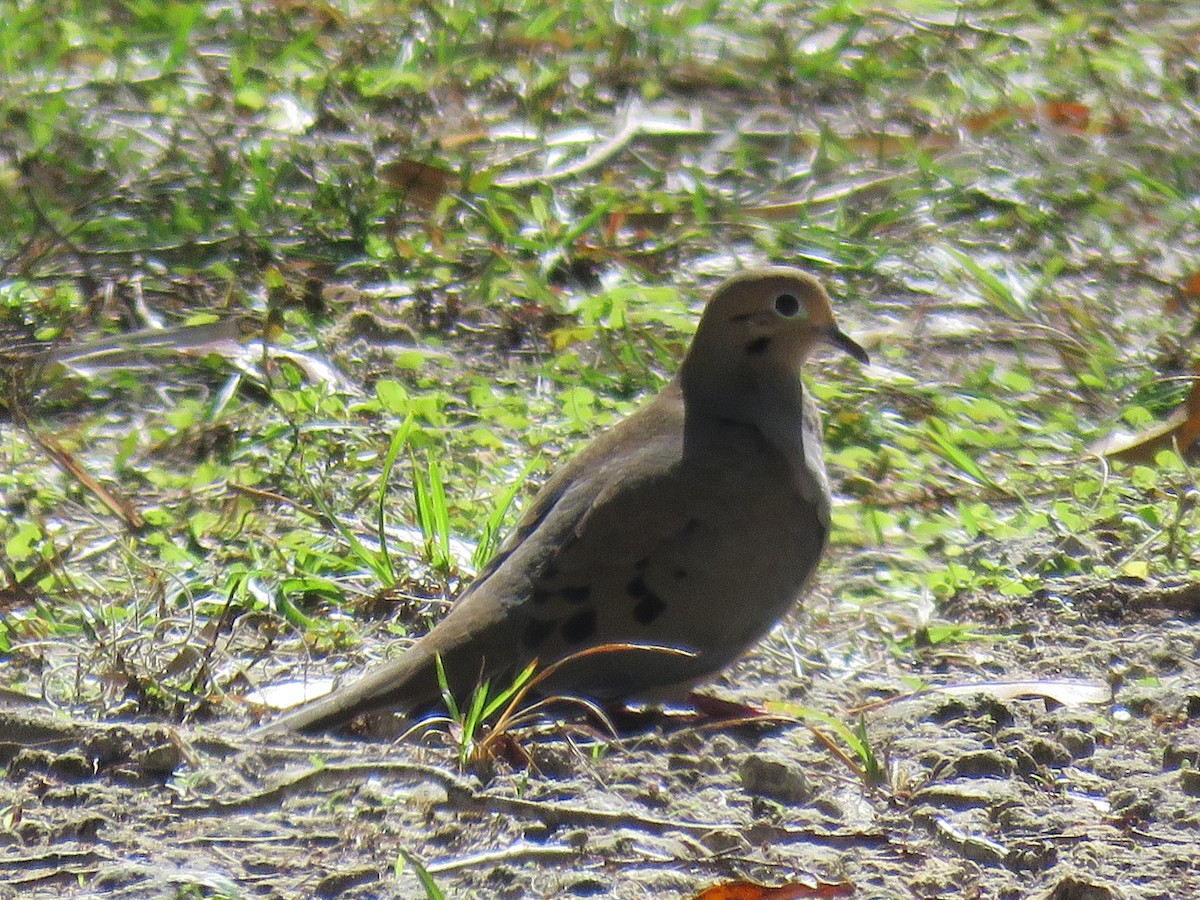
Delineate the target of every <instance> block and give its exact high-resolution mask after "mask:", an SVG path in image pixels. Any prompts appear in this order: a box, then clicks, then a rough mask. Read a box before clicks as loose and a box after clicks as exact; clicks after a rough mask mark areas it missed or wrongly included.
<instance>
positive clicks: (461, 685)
mask: <svg viewBox="0 0 1200 900" xmlns="http://www.w3.org/2000/svg"><path fill="white" fill-rule="evenodd" d="M820 344H828V345H832V346H833V347H837V348H839V349H841V350H843V351H845V352H846V353H848V354H850V355H851V356H853V357H854V358H855V359H857V360H859V361H860V362H864V363H865V362H866V361H867V354H866V353H865V352H864V351H863V349H862V348H861V347H860V346H859V345H858V344H856V343H855V342H854V341H853V340H851V339H850V338H849V337H847V336H846V335H845V334H843V333H842V332H841V331H840V330H838V327H837V325H836V324H835V323H834V320H833V312H832V309H831V308H830V303H829V297H828V295H827V294H826V293H825V289H824V288H823V287H822V286H821V284H820V282H818V281H817V280H816V279H815V278H813V277H811V276H810V275H808V274H806V273H804V272H802V271H799V270H797V269H793V268H786V267H770V268H762V269H755V270H752V271H747V272H744V273H741V274H739V275H735V276H733V277H732V278H730V279H728V280H727V281H725V282H724V283H723V284H722V285H721V286H720V287H718V288H717V290H716V293H715V294H714V295H713V297H712V299H711V300H710V301H709V303H708V305H707V306H706V308H705V310H704V314H703V316H702V317H701V320H700V325H699V328H698V329H697V331H696V336H695V338H694V339H693V341H692V344H691V348H690V349H689V350H688V353H687V355H686V357H685V358H684V361H683V365H682V366H681V367H680V370H679V374H678V375H677V376H676V377H675V378H674V379H673V380H672V381H671V382H670V383H669V384H668V385H667V386H666V388H665V389H664V390H663V391H662V393H660V394H659V395H658V396H657V397H655V398H654V400H652V401H651V402H650V403H649V404H647V405H646V406H644V407H642V408H641V409H640V410H638V411H637V412H635V413H634V414H633V415H631V416H629V418H627V419H625V420H624V421H622V422H620V423H619V424H618V425H616V426H615V427H613V428H612V429H610V430H609V431H607V432H605V433H603V434H601V435H600V436H599V437H598V438H596V439H595V440H594V441H593V442H592V443H591V444H589V445H588V446H587V447H585V448H584V449H583V450H582V451H581V452H580V453H579V454H578V455H577V456H575V457H574V458H573V459H572V460H571V461H570V462H568V463H567V464H566V465H565V466H563V467H562V468H560V469H559V470H558V471H557V472H555V473H554V475H553V476H552V477H551V478H550V479H549V481H547V482H546V484H545V486H544V487H543V488H542V489H541V490H540V491H539V492H538V494H537V496H535V497H534V499H533V502H532V503H531V505H530V507H529V509H528V510H527V511H526V512H525V514H524V516H523V517H522V518H521V520H520V522H519V523H518V524H517V527H516V529H515V530H514V531H513V533H512V534H511V535H509V536H508V538H507V539H506V540H505V541H504V543H503V544H502V545H501V547H500V549H499V551H498V552H497V554H496V556H495V558H493V559H492V560H491V562H490V563H488V565H487V566H486V567H485V568H484V569H483V571H482V572H480V573H479V577H478V578H476V579H475V581H474V582H473V583H472V584H471V585H470V586H469V587H468V588H467V589H466V591H465V592H464V593H463V595H462V596H461V597H460V598H459V600H458V601H457V602H456V603H455V605H454V606H453V608H452V609H451V610H450V612H449V613H448V614H447V615H446V617H445V618H444V619H443V620H442V621H441V622H439V623H438V624H437V626H436V627H434V628H433V630H432V631H430V632H429V633H428V634H427V635H425V636H424V637H423V638H421V639H420V640H418V641H417V642H416V643H415V644H414V645H412V646H411V647H410V648H408V649H407V650H405V651H404V652H403V653H402V654H401V655H400V656H398V657H397V658H395V659H393V660H390V661H388V662H385V663H382V664H381V665H378V666H376V667H375V668H374V669H371V670H369V671H368V672H367V673H366V674H365V675H364V676H363V677H362V678H360V679H358V680H356V681H353V682H351V683H349V684H347V685H345V686H342V687H339V688H337V689H336V690H334V691H333V692H332V693H330V694H327V695H326V696H324V697H321V698H318V699H317V700H314V701H312V702H310V703H308V704H306V705H304V706H301V707H299V708H298V709H296V710H294V711H292V712H289V713H286V714H284V715H283V716H282V717H280V718H279V719H277V720H276V721H274V722H272V723H269V724H268V725H266V726H264V727H263V728H260V729H259V733H260V734H274V733H280V732H286V731H312V730H319V729H326V728H331V727H334V726H336V725H340V724H343V723H345V722H347V721H349V720H350V719H352V718H354V717H356V716H358V715H360V714H362V713H366V712H374V711H384V710H406V711H413V710H421V709H423V708H425V707H428V706H430V705H432V704H435V703H436V702H437V701H438V698H439V696H440V692H439V686H438V680H437V663H436V660H437V658H439V657H440V659H441V662H442V665H443V667H444V670H445V672H446V675H447V679H448V681H449V685H450V686H451V688H452V689H453V690H454V691H455V692H456V696H460V697H461V696H462V693H459V692H467V691H469V690H470V689H471V688H472V686H474V685H475V684H477V683H478V682H479V680H480V679H481V678H491V679H492V681H493V683H499V682H498V681H497V679H501V680H502V679H503V678H506V677H510V676H511V675H513V674H515V673H516V672H517V671H519V670H520V669H521V668H522V667H524V666H525V665H526V664H527V663H529V662H530V661H532V660H535V659H536V660H537V661H538V662H539V663H540V665H541V666H542V667H545V666H547V665H549V664H551V663H554V662H555V661H557V660H561V659H563V658H564V657H566V656H569V655H571V654H572V653H575V652H576V651H579V650H582V649H584V648H588V647H594V646H598V645H603V644H611V643H618V642H621V643H627V644H637V645H656V646H666V647H673V648H679V649H682V650H685V651H688V654H687V655H685V654H680V653H666V652H654V651H650V650H645V649H640V650H639V649H634V648H628V649H623V650H613V651H611V652H608V651H606V652H600V653H594V654H590V655H588V656H586V657H584V658H579V659H572V660H569V661H568V662H567V663H566V664H564V665H563V666H561V667H560V668H559V669H557V670H556V672H555V674H554V676H553V678H552V679H551V680H550V682H549V683H548V684H546V685H542V686H540V687H542V688H544V689H545V690H547V691H551V692H553V693H556V694H569V695H573V696H581V697H587V698H591V699H594V700H598V701H602V702H610V701H623V700H630V699H635V700H636V699H641V698H645V697H647V696H653V695H655V694H659V693H661V692H662V691H663V689H668V688H671V687H674V686H683V685H687V686H690V685H691V684H694V683H696V682H698V681H701V680H703V679H705V678H707V677H709V676H711V675H713V674H715V673H717V672H718V671H720V670H721V669H723V668H724V667H725V666H727V665H729V664H730V663H732V662H733V661H734V660H736V659H737V658H738V657H739V656H741V655H742V653H743V652H744V651H745V650H746V649H747V648H748V647H749V646H751V645H752V644H754V643H755V642H757V641H758V640H759V639H761V638H762V637H763V636H764V635H766V633H767V632H768V631H770V629H771V628H772V627H773V626H774V625H775V623H776V622H778V621H779V619H780V618H781V617H782V616H783V615H784V614H785V613H787V612H788V610H789V609H791V607H792V606H793V605H794V604H795V603H796V601H797V600H798V599H799V598H800V596H801V594H802V593H803V591H804V589H805V586H806V585H807V584H808V582H809V580H810V578H811V576H812V574H813V571H814V570H815V569H816V567H817V562H818V560H819V559H820V557H821V554H822V551H823V550H824V548H825V542H826V537H827V535H828V532H829V507H830V495H829V483H828V480H827V478H826V475H825V464H824V462H823V459H822V435H821V422H820V417H819V415H818V413H817V410H816V407H815V406H814V405H813V403H812V400H811V399H810V398H809V397H808V396H807V394H806V393H805V390H804V387H803V384H802V382H801V379H800V368H801V365H802V364H803V362H804V361H805V359H806V358H807V357H808V356H809V354H810V353H811V352H812V351H813V349H814V348H815V347H817V346H818V345H820Z"/></svg>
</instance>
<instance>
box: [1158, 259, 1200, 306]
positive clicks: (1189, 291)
mask: <svg viewBox="0 0 1200 900" xmlns="http://www.w3.org/2000/svg"><path fill="white" fill-rule="evenodd" d="M1198 299H1200V270H1197V271H1195V272H1192V273H1191V274H1190V275H1185V276H1184V278H1183V280H1182V281H1180V282H1179V286H1178V287H1177V288H1176V290H1175V292H1174V293H1173V294H1171V295H1170V296H1169V297H1167V299H1166V300H1165V301H1163V312H1164V313H1166V314H1167V315H1169V316H1173V315H1177V314H1178V313H1181V312H1183V311H1184V310H1185V309H1187V308H1188V307H1190V306H1191V305H1192V303H1194V302H1195V301H1196V300H1198Z"/></svg>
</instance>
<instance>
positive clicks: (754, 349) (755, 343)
mask: <svg viewBox="0 0 1200 900" xmlns="http://www.w3.org/2000/svg"><path fill="white" fill-rule="evenodd" d="M770 346H771V339H770V338H769V337H767V336H766V335H763V336H762V337H758V338H755V339H754V340H752V341H751V342H750V343H748V344H747V345H746V352H747V353H749V354H750V355H751V356H761V355H762V354H764V353H766V352H767V348H768V347H770Z"/></svg>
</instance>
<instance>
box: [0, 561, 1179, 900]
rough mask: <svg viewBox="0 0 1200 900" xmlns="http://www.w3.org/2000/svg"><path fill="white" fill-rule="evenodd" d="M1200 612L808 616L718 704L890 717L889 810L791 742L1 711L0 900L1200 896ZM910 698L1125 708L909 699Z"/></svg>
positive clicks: (978, 603)
mask: <svg viewBox="0 0 1200 900" xmlns="http://www.w3.org/2000/svg"><path fill="white" fill-rule="evenodd" d="M1198 612H1200V588H1198V587H1196V586H1192V585H1186V584H1184V585H1165V586H1164V585H1160V586H1157V587H1152V586H1147V585H1144V584H1136V583H1129V584H1117V585H1111V584H1096V583H1087V582H1078V583H1076V582H1062V584H1061V590H1056V591H1054V592H1049V591H1047V592H1044V593H1043V594H1041V595H1039V596H1036V597H1034V598H1032V599H1025V600H1020V601H1017V600H999V599H997V598H990V597H974V598H972V599H971V600H970V601H969V602H960V603H958V604H957V605H956V606H955V607H954V608H953V609H952V610H949V611H948V614H949V617H950V620H951V621H955V620H957V621H961V622H965V623H974V624H981V625H986V627H987V630H989V631H990V632H992V633H993V635H1001V636H1002V637H992V638H987V639H980V640H974V641H968V642H962V643H954V644H947V645H944V646H943V647H942V648H940V649H939V648H937V647H932V648H925V649H923V650H919V651H917V652H916V653H915V654H904V653H898V652H889V651H887V650H886V649H884V647H885V644H884V643H883V642H880V641H876V640H872V639H871V638H870V635H871V632H872V631H873V630H874V631H878V630H879V628H880V625H879V623H880V622H881V621H884V620H886V614H885V613H881V612H879V611H878V610H876V611H873V612H872V613H871V616H870V618H869V619H868V618H867V617H865V616H864V614H862V613H861V612H857V611H852V610H846V609H841V608H839V607H837V606H835V605H833V603H832V601H830V600H829V599H828V598H827V597H824V596H821V597H818V598H816V599H814V600H813V601H812V602H811V603H810V610H809V612H808V613H805V614H801V615H800V616H799V617H797V618H796V619H794V620H792V621H790V622H788V623H785V624H784V625H783V626H781V628H780V629H777V630H776V632H775V634H774V635H773V636H772V637H771V639H770V640H769V641H768V642H767V643H766V644H765V645H763V646H762V647H760V648H759V650H758V651H756V652H755V653H754V654H752V656H751V657H750V658H748V659H747V660H745V661H744V662H743V663H742V664H741V665H740V666H739V667H737V668H736V669H735V670H734V671H732V672H731V673H729V675H728V676H727V677H726V678H725V679H723V680H722V682H721V683H719V684H717V685H714V686H713V688H712V689H711V692H712V693H715V694H717V695H719V696H722V697H726V698H729V699H738V700H743V701H750V702H760V701H763V700H788V699H790V700H792V701H795V702H799V703H803V704H804V705H806V706H808V707H810V708H817V709H822V710H827V711H831V712H834V713H837V714H839V715H841V716H842V717H843V718H844V719H845V720H846V721H853V719H854V717H853V716H852V715H850V714H849V713H847V712H845V711H846V710H849V709H853V708H856V707H859V706H862V705H864V704H871V703H872V702H873V701H880V700H890V702H885V703H881V704H878V705H875V706H872V707H870V708H869V710H868V711H867V712H866V714H865V721H866V724H867V734H868V737H869V740H870V743H871V745H872V746H873V747H874V748H875V749H876V751H877V752H878V754H879V755H880V757H881V759H882V761H883V762H884V763H885V766H886V769H887V773H888V775H887V777H888V783H887V784H883V785H879V786H874V787H871V786H867V785H865V784H864V783H863V782H862V780H861V779H859V778H857V777H856V776H855V775H854V774H852V772H851V770H850V769H849V768H847V766H846V765H845V764H844V763H843V762H841V761H839V760H838V759H837V758H836V756H835V755H834V754H833V753H832V752H831V751H830V750H829V749H828V748H826V747H825V746H824V745H822V744H821V743H819V742H818V741H817V740H816V738H815V737H814V736H813V734H812V733H811V732H810V731H809V730H808V729H807V728H805V727H804V726H802V725H796V724H787V723H774V724H771V723H759V724H753V725H714V724H709V725H703V726H699V727H697V726H696V725H695V724H694V723H688V722H684V723H679V722H675V721H673V720H672V721H670V722H663V721H659V722H657V723H656V724H654V725H653V726H652V727H651V728H650V729H649V730H648V731H646V732H644V733H642V734H635V735H632V736H629V737H626V738H625V739H624V740H622V741H621V742H620V743H617V744H612V745H607V746H606V745H601V744H597V743H595V742H594V741H591V740H590V739H589V738H588V736H587V734H586V730H585V729H584V728H583V727H567V728H549V729H547V730H545V731H542V732H539V733H536V734H529V733H524V734H523V735H522V739H523V743H524V746H525V747H526V748H527V749H529V751H530V752H531V755H532V757H533V759H534V768H533V769H532V770H529V771H525V772H515V771H507V770H506V768H505V764H504V763H503V762H501V763H500V764H499V765H498V766H497V771H496V772H495V773H494V774H492V775H491V776H490V777H489V778H487V779H486V780H481V779H480V778H479V777H478V776H477V775H476V774H474V773H472V772H462V771H460V770H459V768H458V765H457V760H456V755H455V750H454V749H453V748H452V747H451V746H449V744H448V742H447V741H446V740H445V739H444V737H443V736H439V735H430V736H427V737H426V738H424V739H423V740H415V739H411V738H410V739H408V740H406V741H402V742H400V743H395V744H392V743H388V742H380V741H363V740H347V739H343V740H334V739H324V740H308V739H296V740H295V741H294V742H279V741H275V742H273V743H271V744H270V745H255V744H254V743H252V742H249V741H246V740H244V739H242V738H240V737H239V733H238V731H239V729H240V728H241V725H231V726H229V728H228V730H226V731H224V732H223V731H222V729H221V727H220V723H216V724H210V725H208V726H206V727H202V728H199V727H198V728H174V727H166V726H163V725H157V724H135V723H129V724H104V725H96V724H87V723H82V722H78V721H72V720H71V719H70V718H69V717H67V716H65V715H51V714H49V713H47V712H45V711H38V710H33V709H29V708H15V707H13V708H9V709H8V710H7V711H5V712H4V713H3V724H2V726H0V756H2V758H3V763H4V765H5V767H6V768H5V775H4V778H3V783H2V785H0V815H2V816H3V823H4V826H5V827H4V831H3V844H4V846H3V847H2V848H0V885H3V886H2V887H0V896H3V897H17V896H20V897H82V896H92V895H98V894H103V895H106V896H116V897H176V896H187V897H226V896H229V897H234V896H237V897H288V898H290V897H313V896H315V897H338V898H367V897H405V898H407V897H424V896H426V894H425V890H424V889H423V888H422V886H421V884H420V882H419V880H418V877H417V875H416V874H415V873H414V870H413V867H412V866H411V865H409V864H406V863H405V861H404V859H405V857H404V855H405V854H412V855H413V856H414V857H415V858H416V859H417V860H419V861H421V862H423V863H424V865H425V866H426V867H427V869H428V871H429V872H430V874H431V876H432V878H433V880H434V881H435V882H436V884H437V885H438V887H439V888H440V889H441V890H442V891H443V892H444V894H445V896H447V897H591V896H609V897H620V898H626V897H628V898H633V897H646V896H657V897H661V898H676V897H680V898H687V897H693V896H696V895H697V894H698V893H699V892H700V891H701V890H703V889H705V888H707V887H710V886H713V885H716V884H721V883H724V882H727V881H732V880H748V881H752V882H755V883H758V884H763V885H770V886H780V885H794V884H805V883H809V884H812V885H821V886H824V888H825V889H826V890H827V891H829V893H830V895H839V896H840V895H843V893H844V894H845V895H848V896H854V897H858V898H896V897H919V898H935V897H936V898H942V897H945V898H950V897H953V898H975V897H978V898H1017V897H1047V898H1051V897H1052V898H1057V900H1067V898H1075V900H1085V898H1086V900H1107V898H1146V900H1149V898H1181V897H1194V896H1200V799H1198V797H1200V768H1198V767H1197V763H1198V761H1200V724H1198V721H1200V671H1198V669H1200V664H1198V663H1197V660H1198V659H1200V622H1198V617H1197V614H1198ZM858 640H861V641H862V647H861V648H860V650H859V651H858V652H857V653H851V654H849V655H847V653H846V649H847V647H846V645H847V642H848V641H849V642H854V641H858ZM846 658H851V659H855V661H856V664H855V666H854V667H853V668H850V669H847V668H845V667H844V666H842V665H840V664H839V667H838V668H837V669H834V668H833V666H832V665H831V663H830V660H832V659H838V660H844V659H846ZM797 666H799V671H800V673H801V674H800V675H799V676H798V675H797V674H796V672H797V668H796V667H797ZM908 676H916V677H917V678H920V679H923V680H925V681H927V682H931V683H938V684H963V683H975V682H978V683H987V684H991V685H999V684H1000V683H1001V682H1005V681H1010V680H1020V679H1060V678H1072V679H1084V680H1086V681H1087V682H1090V683H1092V685H1093V687H1096V686H1100V687H1103V686H1104V685H1109V686H1111V688H1112V692H1113V694H1112V701H1111V702H1104V703H1096V702H1075V701H1076V700H1077V699H1079V700H1086V699H1088V698H1087V697H1084V696H1081V697H1079V698H1074V697H1071V696H1067V697H1065V698H1061V697H1060V698H1059V699H1066V700H1068V701H1069V702H1068V703H1067V704H1065V705H1064V704H1060V703H1058V702H1056V701H1055V700H1053V699H1051V698H1049V697H1047V696H1038V695H1037V692H1036V691H1035V693H1034V695H1032V696H1028V697H1023V698H1016V699H1012V698H1005V697H1002V696H999V695H998V694H997V693H996V692H995V691H993V692H992V693H987V692H983V691H980V692H978V693H972V692H968V693H966V694H958V695H956V694H947V693H941V692H930V693H924V694H920V695H915V696H904V695H903V693H902V692H903V690H904V689H905V685H907V684H910V683H911V682H909V681H906V680H905V679H906V678H907V677H908ZM997 690H998V689H997ZM1092 699H1094V698H1092ZM789 896H790V895H789Z"/></svg>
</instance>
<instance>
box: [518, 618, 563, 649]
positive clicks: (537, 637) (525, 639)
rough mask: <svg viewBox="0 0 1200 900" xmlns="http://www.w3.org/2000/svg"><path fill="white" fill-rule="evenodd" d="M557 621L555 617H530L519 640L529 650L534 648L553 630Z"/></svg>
mask: <svg viewBox="0 0 1200 900" xmlns="http://www.w3.org/2000/svg"><path fill="white" fill-rule="evenodd" d="M557 624H558V622H557V621H556V620H555V619H530V620H529V624H528V625H526V626H525V631H524V633H523V634H522V635H521V642H522V643H523V644H524V645H525V646H526V648H527V649H529V650H536V649H537V648H538V647H540V646H541V645H542V644H543V643H545V640H546V638H548V637H550V634H551V632H553V631H554V626H556V625H557Z"/></svg>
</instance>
